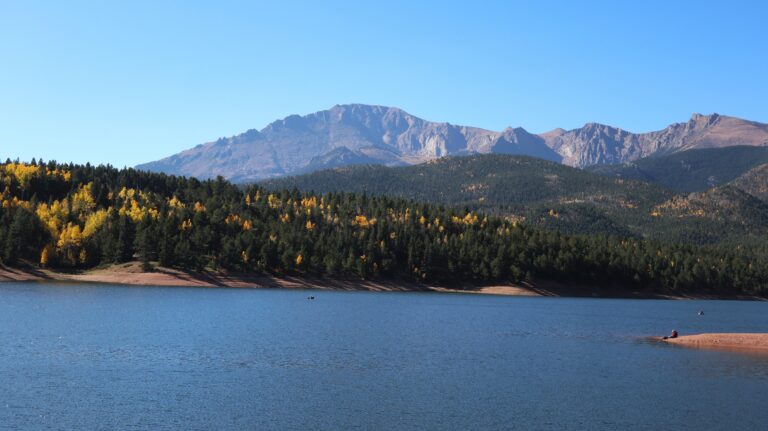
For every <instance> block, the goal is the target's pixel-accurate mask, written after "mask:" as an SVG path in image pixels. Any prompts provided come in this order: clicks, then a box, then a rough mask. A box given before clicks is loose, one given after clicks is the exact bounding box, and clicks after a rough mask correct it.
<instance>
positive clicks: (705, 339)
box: [663, 333, 768, 352]
mask: <svg viewBox="0 0 768 431" xmlns="http://www.w3.org/2000/svg"><path fill="white" fill-rule="evenodd" d="M663 341H665V342H667V343H670V344H676V345H680V346H686V347H695V348H702V349H724V350H752V351H755V350H760V351H765V352H768V334H762V333H753V334H748V333H732V334H728V333H722V334H697V335H683V336H680V337H677V338H668V339H666V340H663Z"/></svg>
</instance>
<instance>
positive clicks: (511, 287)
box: [0, 262, 764, 300]
mask: <svg viewBox="0 0 768 431" xmlns="http://www.w3.org/2000/svg"><path fill="white" fill-rule="evenodd" d="M2 281H80V282H92V283H112V284H130V285H139V286H179V287H183V286H194V287H250V288H286V289H332V290H367V291H389V292H396V291H402V292H404V291H416V292H451V293H474V294H491V295H507V296H558V297H561V296H562V297H596V298H600V297H603V298H642V299H646V298H653V299H714V298H729V299H757V300H764V298H760V297H748V296H735V295H727V296H713V295H669V294H659V293H654V292H647V291H631V290H626V289H621V288H618V287H616V288H595V287H591V286H585V285H578V284H563V283H556V282H550V281H539V282H535V283H534V284H527V283H524V284H521V285H515V284H500V285H499V284H497V285H472V284H464V285H450V286H448V285H434V284H429V285H428V284H421V283H416V282H414V281H411V280H398V279H393V280H376V281H369V280H360V279H333V278H327V277H317V276H284V277H277V276H270V275H252V274H227V273H224V272H209V271H206V272H192V271H181V270H177V269H171V268H163V267H156V268H154V269H153V270H152V271H151V272H144V271H142V270H141V265H140V264H139V263H138V262H129V263H124V264H118V265H111V266H109V267H106V268H97V269H91V270H87V271H75V272H63V271H54V270H50V269H39V268H36V267H34V266H31V265H27V266H25V267H24V268H9V267H6V266H3V265H0V282H2Z"/></svg>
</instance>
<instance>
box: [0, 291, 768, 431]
mask: <svg viewBox="0 0 768 431" xmlns="http://www.w3.org/2000/svg"><path fill="white" fill-rule="evenodd" d="M309 296H314V297H315V299H314V300H308V299H307V298H308V297H309ZM766 307H768V305H766V304H765V303H763V302H745V301H698V300H685V301H663V300H628V299H591V298H547V297H504V296H490V295H469V294H467V295H464V294H437V293H391V292H387V293H378V292H341V291H318V290H315V291H303V290H279V289H204V288H161V287H157V288H155V287H128V286H117V285H95V284H58V283H37V284H36V283H2V284H0V429H3V430H4V429H91V430H98V429H153V430H162V429H184V430H196V429H200V430H219V429H294V430H306V429H320V430H346V429H362V430H368V429H373V430H376V429H398V430H409V429H414V430H446V429H521V430H527V429H557V430H563V429H574V430H575V429H605V430H615V429H638V430H646V429H647V430H652V429H697V430H715V429H732V430H755V429H766V427H768V409H766V408H765V401H766V400H768V355H764V354H759V353H754V352H752V353H750V352H728V351H711V350H696V349H688V348H682V347H678V346H671V345H666V344H662V343H658V342H653V341H649V340H648V339H647V338H645V337H647V336H650V335H665V334H668V333H669V332H671V331H672V330H673V329H676V330H677V331H679V332H680V334H681V335H685V334H691V333H699V332H768V313H767V312H766V311H768V308H766ZM699 310H703V311H704V312H705V314H704V315H701V316H700V315H699V313H698V312H699Z"/></svg>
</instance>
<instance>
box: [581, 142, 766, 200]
mask: <svg viewBox="0 0 768 431" xmlns="http://www.w3.org/2000/svg"><path fill="white" fill-rule="evenodd" d="M763 163H768V147H748V146H734V147H725V148H707V149H696V150H687V151H682V152H679V153H673V154H667V155H660V156H652V157H646V158H643V159H640V160H637V161H635V162H631V163H623V164H619V165H597V166H590V167H588V168H587V170H589V171H592V172H595V173H599V174H603V175H607V176H612V177H617V178H624V179H631V180H640V181H648V182H654V183H658V184H661V185H663V186H665V187H667V188H669V189H672V190H676V191H679V192H698V191H704V190H707V189H708V188H711V187H716V186H721V185H724V184H727V183H728V182H730V181H732V180H734V179H735V178H737V177H739V176H740V175H742V174H744V173H745V172H747V171H748V170H750V169H752V168H753V167H755V166H757V165H760V164H763Z"/></svg>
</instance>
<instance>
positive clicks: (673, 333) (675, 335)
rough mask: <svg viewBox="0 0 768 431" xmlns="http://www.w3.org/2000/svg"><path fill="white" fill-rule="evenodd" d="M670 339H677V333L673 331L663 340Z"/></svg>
mask: <svg viewBox="0 0 768 431" xmlns="http://www.w3.org/2000/svg"><path fill="white" fill-rule="evenodd" d="M670 338H677V331H675V330H674V329H673V330H672V333H671V334H669V335H668V336H666V337H664V339H665V340H669V339H670Z"/></svg>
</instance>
